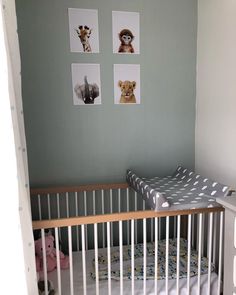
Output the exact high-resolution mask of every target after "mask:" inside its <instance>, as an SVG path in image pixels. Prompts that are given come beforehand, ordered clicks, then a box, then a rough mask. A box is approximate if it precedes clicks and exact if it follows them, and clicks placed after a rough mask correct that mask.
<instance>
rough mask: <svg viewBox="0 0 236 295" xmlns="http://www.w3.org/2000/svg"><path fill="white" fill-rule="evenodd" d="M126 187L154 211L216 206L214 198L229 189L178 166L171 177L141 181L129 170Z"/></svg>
mask: <svg viewBox="0 0 236 295" xmlns="http://www.w3.org/2000/svg"><path fill="white" fill-rule="evenodd" d="M126 179H127V182H128V183H129V185H130V186H131V187H132V188H133V189H134V190H135V191H136V192H137V193H139V194H141V195H142V197H143V199H144V200H145V201H146V202H147V204H148V205H149V206H150V208H152V209H154V210H156V211H157V210H158V211H159V210H166V209H167V208H169V207H171V209H178V210H184V209H195V208H211V207H219V206H220V205H219V204H218V203H217V202H216V197H217V198H218V197H224V196H227V195H229V192H230V188H229V187H228V186H226V185H223V184H220V183H218V182H216V181H212V180H210V179H208V178H205V177H203V176H201V175H199V174H196V173H194V172H193V171H191V170H189V169H187V168H184V167H181V166H179V167H178V168H177V169H176V171H175V172H174V173H173V175H171V176H166V177H158V176H156V177H153V178H144V177H139V176H137V175H136V174H135V173H134V172H133V171H132V170H128V171H127V176H126Z"/></svg>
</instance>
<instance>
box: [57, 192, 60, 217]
mask: <svg viewBox="0 0 236 295" xmlns="http://www.w3.org/2000/svg"><path fill="white" fill-rule="evenodd" d="M57 218H61V212H60V195H59V193H57Z"/></svg>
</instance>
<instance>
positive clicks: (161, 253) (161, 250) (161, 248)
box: [91, 238, 215, 280]
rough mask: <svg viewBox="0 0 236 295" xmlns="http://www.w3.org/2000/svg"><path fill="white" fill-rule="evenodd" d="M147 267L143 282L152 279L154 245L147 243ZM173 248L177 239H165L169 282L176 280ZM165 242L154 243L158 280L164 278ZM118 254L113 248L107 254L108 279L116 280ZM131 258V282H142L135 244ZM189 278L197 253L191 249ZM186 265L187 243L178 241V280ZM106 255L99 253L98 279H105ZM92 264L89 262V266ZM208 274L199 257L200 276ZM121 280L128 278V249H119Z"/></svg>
mask: <svg viewBox="0 0 236 295" xmlns="http://www.w3.org/2000/svg"><path fill="white" fill-rule="evenodd" d="M146 249H147V252H146V253H147V266H146V276H147V280H150V279H154V275H155V263H154V259H155V243H153V242H150V243H147V248H146ZM176 249H177V239H169V256H168V258H169V264H168V265H169V277H168V278H169V279H175V278H176V256H177V253H176ZM165 251H166V240H160V241H159V243H158V273H157V275H158V280H162V279H165V271H166V260H165V256H166V254H165V253H166V252H165ZM119 257H120V252H119V249H115V250H114V251H112V252H111V278H112V279H113V280H119V279H120V270H119V264H120V259H119ZM134 259H135V274H134V278H135V280H143V244H137V245H135V247H134ZM190 261H191V262H190V276H195V275H197V273H198V253H197V251H196V250H194V249H192V250H191V259H190ZM187 262H188V242H187V240H185V239H182V238H181V239H180V273H179V277H180V278H186V277H187ZM107 263H108V260H107V254H106V253H105V255H104V254H101V255H99V257H98V265H99V279H100V280H107V279H108V267H107V265H108V264H107ZM94 264H95V261H94V260H93V265H94ZM214 270H215V266H214V264H211V271H214ZM207 272H208V260H207V258H206V257H202V258H201V274H205V273H207ZM91 277H92V278H93V279H95V278H96V275H95V270H94V271H93V272H91ZM123 279H124V280H130V279H131V246H130V245H128V246H123Z"/></svg>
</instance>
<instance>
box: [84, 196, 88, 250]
mask: <svg viewBox="0 0 236 295" xmlns="http://www.w3.org/2000/svg"><path fill="white" fill-rule="evenodd" d="M84 216H87V193H86V191H84ZM85 242H86V250H88V227H87V225H85Z"/></svg>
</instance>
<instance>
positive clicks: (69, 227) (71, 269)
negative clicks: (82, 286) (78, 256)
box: [68, 226, 74, 295]
mask: <svg viewBox="0 0 236 295" xmlns="http://www.w3.org/2000/svg"><path fill="white" fill-rule="evenodd" d="M68 243H69V261H70V294H71V295H74V282H73V281H74V280H73V259H72V234H71V226H68Z"/></svg>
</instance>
